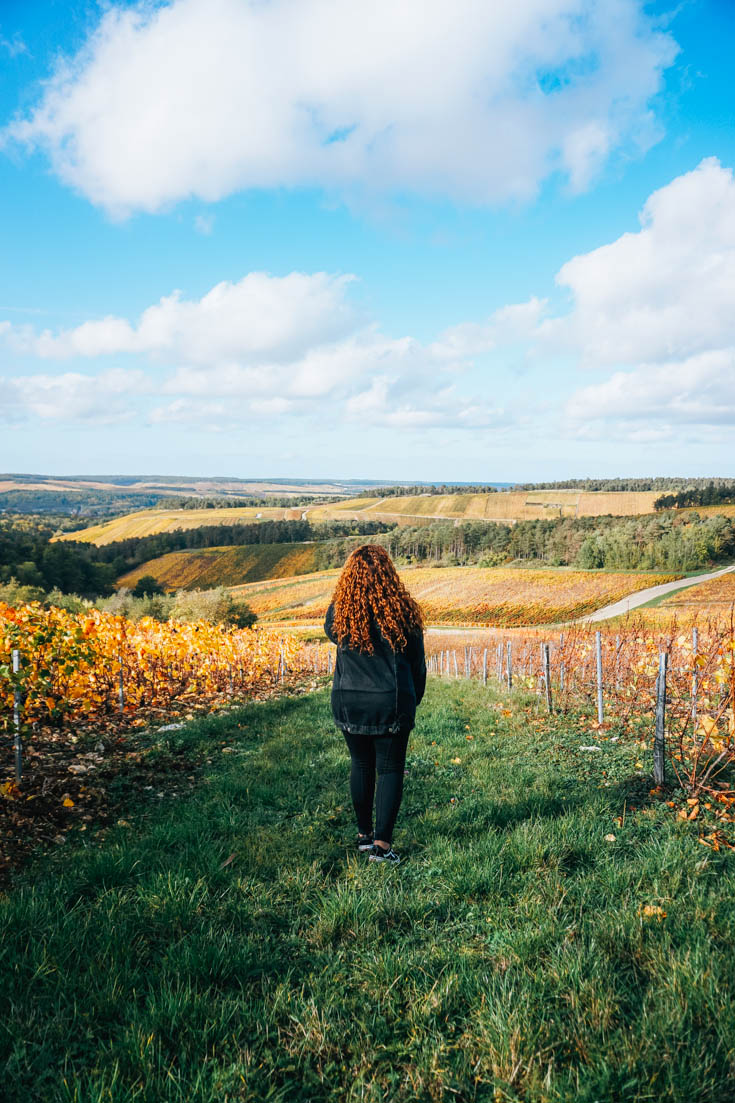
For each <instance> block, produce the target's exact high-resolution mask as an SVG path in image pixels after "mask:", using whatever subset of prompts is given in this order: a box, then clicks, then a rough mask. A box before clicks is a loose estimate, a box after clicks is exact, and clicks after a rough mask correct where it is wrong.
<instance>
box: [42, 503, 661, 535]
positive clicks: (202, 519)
mask: <svg viewBox="0 0 735 1103" xmlns="http://www.w3.org/2000/svg"><path fill="white" fill-rule="evenodd" d="M657 497H658V491H655V490H648V491H579V490H512V491H500V492H498V493H496V494H426V495H417V494H413V495H407V496H406V497H400V496H396V497H388V498H377V497H374V496H373V497H362V498H348V499H346V500H345V501H342V502H336V503H330V504H329V505H319V504H316V505H308V506H303V507H302V506H299V507H297V508H282V507H274V506H263V507H258V506H243V507H242V508H233V509H146V510H139V511H137V512H135V513H128V514H126V515H125V516H124V517H117V518H114V519H113V520H111V521H106V522H103V523H101V524H98V525H91V526H90V527H89V528H86V529H80V530H79V531H77V532H74V533H64V534H63V535H60V536H59V537H57V539H59V540H81V541H84V542H89V543H93V544H110V543H113V542H114V541H116V540H127V539H130V538H131V537H139V536H153V535H155V534H156V533H159V532H172V531H173V530H174V529H177V528H198V527H199V526H200V525H213V524H234V523H235V522H236V521H237V520H242V521H254V520H266V519H267V520H296V519H299V518H301V517H303V518H306V519H308V520H309V521H332V520H346V519H357V520H371V519H372V520H376V521H395V522H396V523H398V524H406V525H415V524H417V523H421V524H430V523H431V522H432V521H440V520H458V521H459V520H463V521H499V522H505V523H506V524H507V523H509V522H513V521H537V520H542V519H545V518H556V517H598V516H603V515H605V514H612V515H613V516H616V517H626V516H638V515H641V514H645V513H653V503H654V501H655V500H656V498H657Z"/></svg>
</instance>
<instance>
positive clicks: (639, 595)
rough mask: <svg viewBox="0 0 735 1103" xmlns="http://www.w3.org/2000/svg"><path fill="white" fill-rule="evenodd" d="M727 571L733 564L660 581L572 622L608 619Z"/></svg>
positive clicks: (731, 568)
mask: <svg viewBox="0 0 735 1103" xmlns="http://www.w3.org/2000/svg"><path fill="white" fill-rule="evenodd" d="M729 571H735V564H733V565H732V566H730V567H722V568H721V569H720V570H719V571H710V573H709V574H700V575H697V576H696V578H692V577H690V578H680V579H677V581H676V582H662V583H660V584H659V585H658V586H649V587H648V589H647V590H638V591H637V592H636V593H634V594H629V595H628V597H624V598H621V600H620V601H615V602H613V604H612V605H604V606H603V607H602V609H596V610H595V612H594V613H590V614H589V615H588V616H586V617H580V618H579V619H578V620H576V621H574V622H573V623H575V624H593V623H594V622H596V621H599V620H608V618H609V617H617V616H620V615H621V614H622V615H625V613H627V612H628V611H629V610H630V609H636V608H637V607H638V606H639V605H645V604H646V602H648V601H652V600H653V598H655V597H660V596H661V595H662V594H671V593H673V592H674V591H675V590H683V589H685V588H686V587H688V586H697V585H699V583H700V582H708V581H709V580H710V578H718V577H719V576H720V575H721V574H727V573H728V572H729Z"/></svg>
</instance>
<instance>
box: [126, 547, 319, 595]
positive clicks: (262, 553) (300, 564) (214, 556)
mask: <svg viewBox="0 0 735 1103" xmlns="http://www.w3.org/2000/svg"><path fill="white" fill-rule="evenodd" d="M315 550H316V549H315V545H314V544H312V543H300V544H247V545H244V546H241V547H223V548H198V549H196V550H195V551H176V552H168V554H167V555H161V556H159V557H158V559H150V560H148V562H147V563H143V564H142V565H141V566H140V567H136V569H135V570H134V571H129V572H128V574H125V575H122V576H121V577H120V578H119V579H118V580H117V585H118V586H129V587H131V588H132V587H133V586H135V583H136V582H137V581H138V579H139V578H142V577H143V575H152V576H153V577H154V578H155V579H157V580H158V582H160V583H161V585H162V586H164V588H165V589H166V590H178V589H185V590H187V589H209V588H211V587H214V586H234V585H236V584H238V583H242V582H259V581H261V580H262V579H266V578H284V577H286V576H289V575H302V574H308V573H309V572H311V571H313V570H314V554H315Z"/></svg>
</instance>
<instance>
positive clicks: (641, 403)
mask: <svg viewBox="0 0 735 1103" xmlns="http://www.w3.org/2000/svg"><path fill="white" fill-rule="evenodd" d="M567 413H568V414H569V416H570V417H571V418H572V419H575V420H577V421H580V422H583V421H588V420H596V419H606V420H618V419H620V420H624V421H627V422H631V423H633V422H640V421H646V422H662V421H663V422H667V423H669V424H670V425H671V426H672V427H675V426H680V425H682V424H691V425H697V424H698V425H735V348H729V349H717V350H715V351H712V352H703V353H699V354H698V355H696V356H691V357H688V358H687V359H686V360H682V361H672V362H668V363H663V364H640V365H639V366H638V367H637V368H636V370H635V371H631V372H622V371H621V372H615V374H614V375H612V376H611V377H610V378H609V379H606V380H604V382H602V383H596V384H592V385H591V386H588V387H582V388H581V389H580V390H578V391H577V392H576V393H575V394H574V395H573V396H572V398H571V399H570V400H569V402H568V404H567Z"/></svg>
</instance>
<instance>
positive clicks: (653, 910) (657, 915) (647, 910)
mask: <svg viewBox="0 0 735 1103" xmlns="http://www.w3.org/2000/svg"><path fill="white" fill-rule="evenodd" d="M641 915H645V916H646V918H647V919H658V920H659V921H660V920H662V919H665V918H666V912H665V911H664V909H663V908H660V907H659V906H658V904H646V905H645V906H644V907H643V908H642V909H641Z"/></svg>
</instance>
